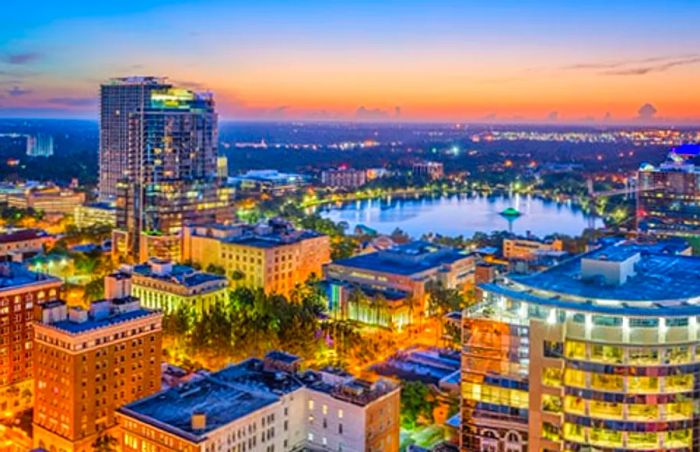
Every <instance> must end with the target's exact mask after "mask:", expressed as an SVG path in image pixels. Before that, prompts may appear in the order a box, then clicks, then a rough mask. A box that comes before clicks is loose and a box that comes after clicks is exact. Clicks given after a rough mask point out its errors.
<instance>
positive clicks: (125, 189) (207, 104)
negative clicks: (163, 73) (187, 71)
mask: <svg viewBox="0 0 700 452" xmlns="http://www.w3.org/2000/svg"><path fill="white" fill-rule="evenodd" d="M116 83H117V85H116V86H119V87H121V88H123V87H124V86H128V87H129V88H128V89H124V90H119V89H117V90H116V91H112V90H110V89H108V88H109V87H111V85H104V86H103V109H104V108H105V107H104V104H110V105H113V106H115V108H116V107H119V105H122V104H123V105H126V107H124V108H125V112H124V113H122V112H120V113H119V114H118V115H116V116H121V115H123V114H125V115H126V116H127V117H126V119H125V120H123V118H119V119H115V118H111V119H113V120H114V122H113V123H111V124H107V125H106V127H107V128H110V127H112V126H114V127H116V128H118V129H119V133H116V132H115V131H112V130H110V131H104V130H103V131H102V134H103V136H106V137H108V138H106V139H107V140H111V139H113V142H114V143H116V144H118V145H119V149H121V150H120V151H119V156H118V158H117V157H115V156H114V155H112V156H111V157H110V158H111V159H112V160H111V161H109V162H108V164H106V166H105V169H104V173H105V174H101V175H100V181H101V182H104V187H105V192H104V194H109V195H110V196H112V197H114V198H116V204H117V228H118V229H119V230H120V231H121V232H120V234H121V235H119V237H120V238H119V241H120V245H119V246H120V247H121V249H122V250H123V251H125V252H127V253H128V254H131V255H132V256H135V255H137V254H138V253H139V252H140V250H142V245H141V243H140V242H141V241H142V238H143V236H144V234H146V235H157V236H173V235H175V234H177V233H179V232H180V230H181V228H182V226H183V225H185V224H201V223H206V222H214V221H216V220H219V219H221V218H222V217H225V215H226V214H225V212H226V211H227V210H228V209H227V208H228V207H229V205H230V202H229V201H230V198H231V196H230V195H231V192H230V190H228V189H227V188H225V187H222V186H221V184H220V180H219V179H218V177H217V166H216V161H217V115H216V111H215V109H214V99H213V97H212V95H211V94H208V93H205V94H201V93H195V92H193V91H190V90H186V89H182V88H176V87H173V86H171V85H169V84H166V83H164V82H163V79H156V78H138V79H119V81H117V82H116ZM134 84H136V85H135V86H136V87H134ZM132 90H133V91H132ZM115 92H116V94H115ZM125 93H126V94H125ZM111 94H115V95H116V96H117V99H116V100H115V99H108V100H105V99H104V97H105V95H106V97H109V96H110V95H111ZM120 96H121V97H122V98H121V99H119V97H120ZM130 96H133V97H131V98H130ZM139 96H141V97H140V100H139V99H137V97H139ZM120 102H121V103H120ZM104 127H105V126H104V125H103V128H104ZM122 128H123V129H122ZM115 149H116V147H115ZM117 167H118V168H119V171H118V172H117V171H116V168H117ZM101 171H102V170H101ZM112 184H114V186H113V187H112ZM101 188H102V186H101ZM174 242H175V243H176V242H177V241H174ZM141 254H142V256H141V257H143V252H142V251H141Z"/></svg>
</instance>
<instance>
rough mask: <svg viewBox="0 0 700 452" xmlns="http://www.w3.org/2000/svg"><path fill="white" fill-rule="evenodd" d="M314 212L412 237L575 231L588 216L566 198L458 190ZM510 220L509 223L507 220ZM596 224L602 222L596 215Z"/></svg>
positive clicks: (358, 203)
mask: <svg viewBox="0 0 700 452" xmlns="http://www.w3.org/2000/svg"><path fill="white" fill-rule="evenodd" d="M509 207H513V208H515V209H517V210H518V211H520V213H521V214H522V215H520V216H519V217H517V218H514V219H511V220H510V221H509V219H508V218H505V217H503V216H502V215H501V212H502V211H503V210H505V209H507V208H509ZM318 211H319V213H320V214H321V215H322V216H324V217H326V218H330V219H331V220H333V221H336V222H337V221H345V222H347V223H348V224H350V227H351V229H353V228H354V227H355V226H356V225H358V224H362V225H365V226H367V227H370V228H372V229H375V230H377V231H378V232H380V233H385V234H389V233H391V232H392V231H394V230H395V229H396V228H400V229H402V230H403V231H405V232H407V233H408V234H409V235H411V236H412V237H420V236H421V235H422V234H424V233H426V232H434V233H438V234H442V235H447V236H457V235H463V236H465V237H470V236H472V235H473V234H474V233H475V232H479V231H481V232H487V233H488V232H492V231H502V230H509V229H510V230H512V231H513V232H514V233H517V234H525V233H526V232H527V231H530V232H531V233H533V234H535V235H538V236H545V235H548V234H553V233H561V234H566V235H571V236H575V235H579V234H580V233H581V232H582V231H583V230H584V229H585V228H586V227H588V225H589V218H588V217H587V216H586V214H584V212H583V211H581V209H579V208H578V207H577V206H575V205H573V204H572V203H570V202H565V203H559V202H555V201H549V200H546V199H542V198H537V197H532V196H528V195H517V194H516V195H512V196H511V195H497V196H483V195H477V194H460V195H446V196H433V197H420V198H383V199H372V200H362V201H353V202H348V203H345V204H343V205H340V206H339V205H325V206H321V207H319V208H318ZM509 223H510V224H509ZM595 226H596V227H600V226H602V221H601V220H600V219H596V220H595Z"/></svg>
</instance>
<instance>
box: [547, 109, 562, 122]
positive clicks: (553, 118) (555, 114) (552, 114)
mask: <svg viewBox="0 0 700 452" xmlns="http://www.w3.org/2000/svg"><path fill="white" fill-rule="evenodd" d="M558 120H559V112H558V111H551V112H549V114H548V115H547V121H552V122H555V121H558Z"/></svg>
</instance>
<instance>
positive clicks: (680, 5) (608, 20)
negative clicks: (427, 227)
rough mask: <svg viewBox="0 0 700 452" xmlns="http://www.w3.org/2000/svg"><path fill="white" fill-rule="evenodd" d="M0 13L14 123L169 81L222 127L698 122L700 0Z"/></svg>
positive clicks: (170, 4) (3, 76) (77, 113)
mask: <svg viewBox="0 0 700 452" xmlns="http://www.w3.org/2000/svg"><path fill="white" fill-rule="evenodd" d="M107 4H109V5H107ZM565 4H566V5H565ZM567 5H568V6H567ZM0 17H2V19H3V20H2V22H1V24H2V25H1V26H0V116H4V117H15V116H17V117H82V118H96V117H97V93H98V88H99V84H100V82H102V81H104V80H106V79H108V78H109V77H113V76H123V75H163V76H167V77H168V78H169V79H170V80H171V81H172V82H174V83H180V84H184V85H185V86H188V87H191V88H195V89H197V90H211V91H213V92H214V94H215V98H216V100H217V103H218V110H219V111H220V113H221V116H222V117H223V118H224V119H251V120H252V119H270V120H272V119H274V120H278V119H288V120H291V119H343V120H349V119H353V120H392V121H393V120H399V119H400V120H449V121H495V122H499V121H500V122H532V121H537V122H562V123H563V122H591V121H595V122H604V121H609V122H630V123H631V122H634V121H639V110H640V107H642V105H644V104H650V106H647V107H646V108H644V110H643V113H642V116H644V121H646V122H661V123H677V124H681V123H697V124H700V1H697V0H692V1H691V0H688V1H674V0H666V1H644V0H636V1H614V2H612V1H596V0H589V1H586V2H574V1H527V0H520V1H496V0H493V1H486V0H484V1H469V0H461V1H439V0H434V1H414V0H397V1H363V0H356V1H333V0H325V1H301V0H298V1H292V0H287V1H271V0H255V1H252V0H251V1H222V2H213V1H206V2H205V1H163V0H161V1H147V0H142V1H138V0H122V1H119V2H106V1H105V2H103V1H100V0H93V1H90V2H77V1H70V0H66V1H44V2H42V1H38V2H37V1H21V0H17V1H10V2H5V3H4V4H3V6H2V8H1V12H0ZM654 112H656V113H654Z"/></svg>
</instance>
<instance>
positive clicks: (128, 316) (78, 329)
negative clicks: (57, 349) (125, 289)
mask: <svg viewBox="0 0 700 452" xmlns="http://www.w3.org/2000/svg"><path fill="white" fill-rule="evenodd" d="M130 298H131V297H130ZM155 314H156V311H153V310H151V309H145V308H139V309H136V310H133V311H127V312H121V313H116V314H111V315H109V316H108V317H105V318H99V319H97V318H94V317H88V318H87V319H86V320H84V321H82V322H76V321H73V320H70V319H65V320H61V321H58V322H53V323H51V324H50V326H52V327H54V328H57V329H59V330H62V331H64V332H66V333H68V334H71V335H75V334H81V333H84V332H86V331H91V330H96V329H100V328H106V327H109V326H112V325H117V324H120V323H124V322H129V321H131V320H136V319H139V318H142V317H148V316H151V315H155Z"/></svg>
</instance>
